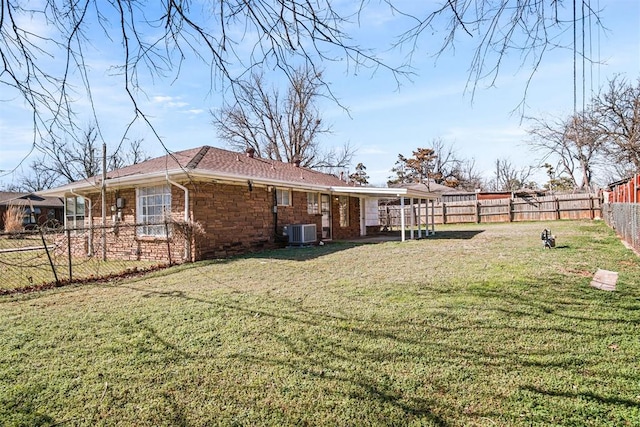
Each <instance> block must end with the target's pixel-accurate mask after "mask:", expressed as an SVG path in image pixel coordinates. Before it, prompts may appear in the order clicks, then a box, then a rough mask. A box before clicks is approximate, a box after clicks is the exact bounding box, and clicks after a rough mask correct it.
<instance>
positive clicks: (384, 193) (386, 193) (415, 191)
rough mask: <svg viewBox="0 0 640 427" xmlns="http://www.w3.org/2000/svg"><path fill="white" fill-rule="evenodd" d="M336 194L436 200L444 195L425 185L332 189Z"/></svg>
mask: <svg viewBox="0 0 640 427" xmlns="http://www.w3.org/2000/svg"><path fill="white" fill-rule="evenodd" d="M331 191H333V192H335V193H342V194H349V195H355V196H366V197H372V198H378V199H394V198H402V197H404V198H413V199H427V200H435V199H437V198H438V197H440V196H441V195H442V193H441V192H436V191H430V190H429V189H427V187H426V186H425V185H421V187H415V188H413V187H398V188H393V187H346V186H345V187H331Z"/></svg>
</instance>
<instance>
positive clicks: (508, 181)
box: [489, 159, 537, 191]
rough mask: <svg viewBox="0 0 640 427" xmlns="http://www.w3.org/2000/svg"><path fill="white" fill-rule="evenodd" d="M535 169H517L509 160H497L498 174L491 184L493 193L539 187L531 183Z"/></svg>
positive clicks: (496, 173)
mask: <svg viewBox="0 0 640 427" xmlns="http://www.w3.org/2000/svg"><path fill="white" fill-rule="evenodd" d="M533 170H534V168H533V167H530V166H529V167H523V168H520V169H517V168H516V167H514V166H513V164H512V163H511V162H510V161H509V160H508V159H497V160H496V172H495V175H494V178H493V180H492V182H491V183H490V184H489V185H490V188H491V189H492V190H493V191H517V190H522V189H524V188H534V187H536V186H537V184H536V183H535V182H532V181H531V175H532V174H533Z"/></svg>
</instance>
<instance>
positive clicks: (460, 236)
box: [427, 230, 484, 240]
mask: <svg viewBox="0 0 640 427" xmlns="http://www.w3.org/2000/svg"><path fill="white" fill-rule="evenodd" d="M481 233H484V230H446V231H437V230H436V234H434V235H431V236H429V237H427V239H428V240H432V239H433V240H469V239H473V238H474V237H476V236H477V235H478V234H481Z"/></svg>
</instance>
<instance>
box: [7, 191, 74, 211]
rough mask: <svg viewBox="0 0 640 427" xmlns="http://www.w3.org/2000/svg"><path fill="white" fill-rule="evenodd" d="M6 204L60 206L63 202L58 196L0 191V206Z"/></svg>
mask: <svg viewBox="0 0 640 427" xmlns="http://www.w3.org/2000/svg"><path fill="white" fill-rule="evenodd" d="M8 205H19V206H33V207H49V208H62V207H63V206H64V203H63V202H62V200H61V199H60V198H59V197H44V196H38V195H36V194H33V193H21V192H14V191H0V206H8Z"/></svg>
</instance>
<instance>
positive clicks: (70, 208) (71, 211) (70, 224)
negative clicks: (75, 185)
mask: <svg viewBox="0 0 640 427" xmlns="http://www.w3.org/2000/svg"><path fill="white" fill-rule="evenodd" d="M64 209H65V221H66V227H67V228H71V229H75V228H82V227H83V226H84V218H85V205H84V198H83V197H67V198H66V199H65V208H64Z"/></svg>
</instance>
